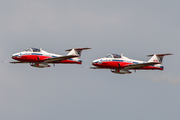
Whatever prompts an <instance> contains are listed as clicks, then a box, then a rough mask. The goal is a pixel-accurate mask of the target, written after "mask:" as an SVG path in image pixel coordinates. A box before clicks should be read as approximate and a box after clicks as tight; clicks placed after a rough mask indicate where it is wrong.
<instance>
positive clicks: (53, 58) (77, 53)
mask: <svg viewBox="0 0 180 120" xmlns="http://www.w3.org/2000/svg"><path fill="white" fill-rule="evenodd" d="M87 49H91V48H74V49H68V50H66V51H70V52H69V53H68V54H67V55H65V56H63V55H58V54H53V53H48V52H46V51H44V50H42V48H41V49H38V48H27V49H26V50H25V51H22V52H18V53H15V54H13V55H12V56H11V57H12V59H14V60H17V61H15V62H10V63H14V64H16V63H30V65H31V66H32V67H38V68H44V67H50V65H49V63H51V64H57V63H71V64H81V63H82V60H81V59H80V57H81V52H82V50H87Z"/></svg>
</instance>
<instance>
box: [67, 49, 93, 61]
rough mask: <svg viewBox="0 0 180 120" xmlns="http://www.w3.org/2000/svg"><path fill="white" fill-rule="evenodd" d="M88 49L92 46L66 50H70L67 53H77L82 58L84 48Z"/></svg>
mask: <svg viewBox="0 0 180 120" xmlns="http://www.w3.org/2000/svg"><path fill="white" fill-rule="evenodd" d="M87 49H91V48H73V49H68V50H66V51H70V52H69V53H68V54H67V55H76V56H79V57H78V58H79V59H80V57H81V52H82V50H87Z"/></svg>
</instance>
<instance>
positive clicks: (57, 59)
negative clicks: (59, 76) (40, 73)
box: [44, 55, 78, 63]
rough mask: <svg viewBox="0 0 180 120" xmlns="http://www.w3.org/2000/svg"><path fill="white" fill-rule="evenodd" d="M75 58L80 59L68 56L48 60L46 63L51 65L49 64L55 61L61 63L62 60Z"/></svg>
mask: <svg viewBox="0 0 180 120" xmlns="http://www.w3.org/2000/svg"><path fill="white" fill-rule="evenodd" d="M74 57H78V56H76V55H68V56H61V57H54V58H48V59H46V60H44V62H45V63H49V62H55V61H60V60H67V59H71V58H74Z"/></svg>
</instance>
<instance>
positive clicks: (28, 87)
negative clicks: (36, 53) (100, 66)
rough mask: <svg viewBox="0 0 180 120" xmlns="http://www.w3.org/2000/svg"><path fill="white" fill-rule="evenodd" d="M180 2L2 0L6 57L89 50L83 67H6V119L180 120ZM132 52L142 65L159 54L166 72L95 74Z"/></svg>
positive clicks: (1, 97) (0, 85)
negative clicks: (112, 56) (94, 65)
mask: <svg viewBox="0 0 180 120" xmlns="http://www.w3.org/2000/svg"><path fill="white" fill-rule="evenodd" d="M179 4H180V1H176V0H172V1H169V0H164V1H161V0H151V1H150V0H149V1H143V0H136V1H129V0H121V1H117V0H111V1H110V0H91V1H83V0H69V1H67V0H51V1H48V0H31V1H28V0H8V1H6V0H1V1H0V58H1V61H4V60H5V61H13V60H12V59H11V57H10V56H11V55H12V54H13V53H15V52H20V51H22V50H24V49H26V48H27V47H37V48H40V47H43V49H44V50H46V51H48V52H52V53H57V54H62V55H66V54H67V52H66V51H65V50H66V49H70V48H77V47H91V48H92V49H91V50H86V51H83V53H82V60H83V64H82V65H56V66H55V67H53V66H52V67H50V68H45V69H38V68H33V67H30V65H29V64H19V65H17V64H16V65H14V64H9V63H3V62H1V63H0V66H1V67H0V72H1V77H0V119H1V120H32V119H33V120H39V119H44V120H49V119H64V120H72V119H73V120H81V119H84V120H101V119H103V120H120V119H121V120H132V119H133V120H144V119H146V120H152V119H158V120H169V119H173V120H179V119H180V114H179V111H180V96H179V91H180V75H179V64H178V63H179V59H180V55H179V44H180V34H179V33H180V23H179V21H180V16H179V14H180V12H179V11H180V8H179ZM108 53H117V54H121V53H124V55H125V56H127V57H129V58H133V59H138V60H145V61H147V60H149V59H150V58H148V57H146V55H148V54H153V53H173V54H174V55H173V56H167V57H165V58H164V61H163V65H164V66H165V69H164V71H137V72H136V73H134V72H133V73H132V74H129V75H118V74H113V73H111V72H110V71H109V70H91V69H87V68H83V67H82V66H91V62H92V61H93V60H94V59H97V58H100V57H103V56H105V55H106V54H108Z"/></svg>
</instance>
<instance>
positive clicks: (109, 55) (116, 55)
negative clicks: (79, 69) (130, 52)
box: [105, 54, 121, 58]
mask: <svg viewBox="0 0 180 120" xmlns="http://www.w3.org/2000/svg"><path fill="white" fill-rule="evenodd" d="M105 58H121V55H118V54H108V55H107V56H106V57H105Z"/></svg>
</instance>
